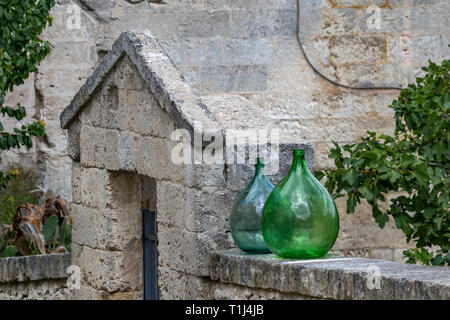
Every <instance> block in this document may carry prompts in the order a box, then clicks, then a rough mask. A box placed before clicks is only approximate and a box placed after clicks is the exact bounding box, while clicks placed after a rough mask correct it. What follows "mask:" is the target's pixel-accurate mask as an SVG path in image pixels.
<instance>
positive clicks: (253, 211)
mask: <svg viewBox="0 0 450 320" xmlns="http://www.w3.org/2000/svg"><path fill="white" fill-rule="evenodd" d="M263 171H264V164H263V162H262V159H261V158H257V160H256V165H255V176H254V177H253V179H252V181H251V182H250V183H249V184H248V185H247V186H246V187H245V189H244V190H243V191H242V192H241V193H240V194H239V196H238V198H237V200H236V201H235V203H234V205H233V208H232V209H231V215H230V229H231V236H232V237H233V240H234V242H235V243H236V245H237V246H238V247H239V248H240V249H241V250H243V251H246V252H252V253H270V249H269V248H268V247H267V245H266V243H265V242H264V238H263V235H262V232H261V217H262V210H263V208H264V204H265V203H266V200H267V197H268V196H269V194H270V193H271V192H272V190H273V184H272V183H271V182H270V181H269V179H267V177H266V176H265V175H264V172H263Z"/></svg>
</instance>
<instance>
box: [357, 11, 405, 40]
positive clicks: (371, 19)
mask: <svg viewBox="0 0 450 320" xmlns="http://www.w3.org/2000/svg"><path fill="white" fill-rule="evenodd" d="M379 10H380V11H379V17H380V23H379V24H377V20H376V16H375V15H378V13H377V12H374V10H371V9H370V10H369V9H365V10H362V11H361V12H360V16H359V25H358V26H359V30H360V32H361V33H366V34H375V33H387V34H401V33H406V32H408V31H410V25H411V20H410V19H411V10H413V9H406V8H394V9H391V8H380V9H379Z"/></svg>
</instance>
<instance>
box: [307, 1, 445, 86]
mask: <svg viewBox="0 0 450 320" xmlns="http://www.w3.org/2000/svg"><path fill="white" fill-rule="evenodd" d="M448 10H449V2H448V1H434V0H433V1H412V0H393V1H389V2H387V1H385V0H374V1H369V0H367V1H360V0H343V1H325V0H321V1H309V0H300V1H299V12H298V15H299V27H298V34H299V40H300V45H301V46H302V48H303V52H304V53H305V55H306V57H307V58H308V61H309V62H310V63H311V66H312V67H313V68H314V69H315V70H316V71H317V72H318V73H319V74H321V75H322V76H324V77H325V78H327V79H329V80H331V81H333V82H335V83H337V84H340V85H344V86H351V87H353V88H367V87H373V88H380V87H394V88H402V87H406V86H407V84H408V83H411V82H412V81H413V80H414V78H413V77H407V78H406V79H405V81H383V78H384V77H386V73H381V74H378V75H377V77H376V78H380V79H381V81H375V80H376V79H367V76H366V75H367V73H368V68H371V69H372V70H379V69H380V67H382V65H383V64H384V58H385V57H384V52H385V44H384V41H385V39H384V35H387V37H388V42H389V41H392V40H393V39H395V41H398V40H400V39H403V40H410V39H414V38H423V39H421V40H420V41H419V42H417V41H415V42H414V41H413V42H411V43H410V44H409V47H408V49H407V50H408V51H409V53H411V55H412V56H414V55H415V53H416V52H417V57H418V58H419V59H415V58H413V59H409V58H407V59H402V56H404V55H405V52H396V53H395V55H392V53H391V52H390V51H389V49H388V50H387V54H388V57H390V59H392V58H394V59H399V62H401V63H400V64H399V65H397V70H396V71H395V72H396V73H398V74H407V73H408V72H409V70H411V69H415V70H420V67H421V66H423V65H425V64H427V62H428V58H427V57H428V56H433V57H436V56H438V57H437V58H436V59H435V60H433V59H432V60H433V61H440V60H442V59H445V57H447V58H448V53H447V52H445V54H444V55H441V52H442V51H441V50H440V49H439V48H440V45H439V43H438V42H439V41H436V40H432V39H431V38H433V37H436V38H439V37H442V36H443V35H444V34H445V33H446V31H444V30H446V27H445V26H446V25H448V22H449V21H448V19H449V17H448V14H446V12H448ZM375 35H379V36H380V37H379V38H378V39H376V38H373V36H375ZM346 37H347V38H346ZM349 37H350V38H351V40H352V41H345V39H349ZM344 43H346V44H344ZM425 43H426V44H425ZM388 45H389V43H388ZM398 49H399V47H398V46H397V47H395V50H398ZM398 51H400V50H398ZM362 53H363V54H362ZM406 53H408V52H406ZM356 61H359V62H358V64H359V66H357V67H356V66H355V67H353V71H352V72H351V74H349V75H348V76H346V74H347V73H348V72H349V71H350V70H349V64H352V63H355V62H356Z"/></svg>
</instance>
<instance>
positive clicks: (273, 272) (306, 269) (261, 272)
mask: <svg viewBox="0 0 450 320" xmlns="http://www.w3.org/2000/svg"><path fill="white" fill-rule="evenodd" d="M210 271H211V278H212V279H213V280H216V281H220V282H222V283H230V284H237V285H241V286H247V287H251V288H258V289H270V290H274V291H280V292H286V293H295V294H300V295H305V296H310V297H314V298H319V299H320V298H321V299H323V298H325V299H354V300H362V299H364V300H367V299H389V300H397V299H398V300H405V299H419V300H421V299H447V298H448V295H449V287H450V286H449V281H450V278H449V277H448V275H447V274H446V272H447V271H446V268H445V267H424V266H418V265H408V264H399V263H394V262H390V261H383V260H375V259H358V258H340V257H333V256H327V257H324V258H322V259H316V260H313V261H312V260H296V261H292V260H283V259H279V258H276V259H275V257H274V256H273V255H256V256H255V255H253V256H248V255H243V254H242V253H241V252H240V251H238V250H230V251H226V252H221V253H214V254H213V255H212V257H211V270H210ZM377 271H379V277H380V282H379V284H380V289H377V288H376V287H372V286H371V285H369V284H368V283H369V281H370V280H371V276H372V275H374V272H377ZM274 279H275V280H274ZM438 279H439V280H438ZM411 288H413V289H411Z"/></svg>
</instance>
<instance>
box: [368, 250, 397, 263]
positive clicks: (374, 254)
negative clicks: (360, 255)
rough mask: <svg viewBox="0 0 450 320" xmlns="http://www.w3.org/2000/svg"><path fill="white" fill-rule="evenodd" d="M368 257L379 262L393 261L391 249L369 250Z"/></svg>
mask: <svg viewBox="0 0 450 320" xmlns="http://www.w3.org/2000/svg"><path fill="white" fill-rule="evenodd" d="M370 257H371V258H375V259H380V260H389V261H392V260H393V252H392V249H388V248H385V249H379V248H378V249H371V250H370Z"/></svg>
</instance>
